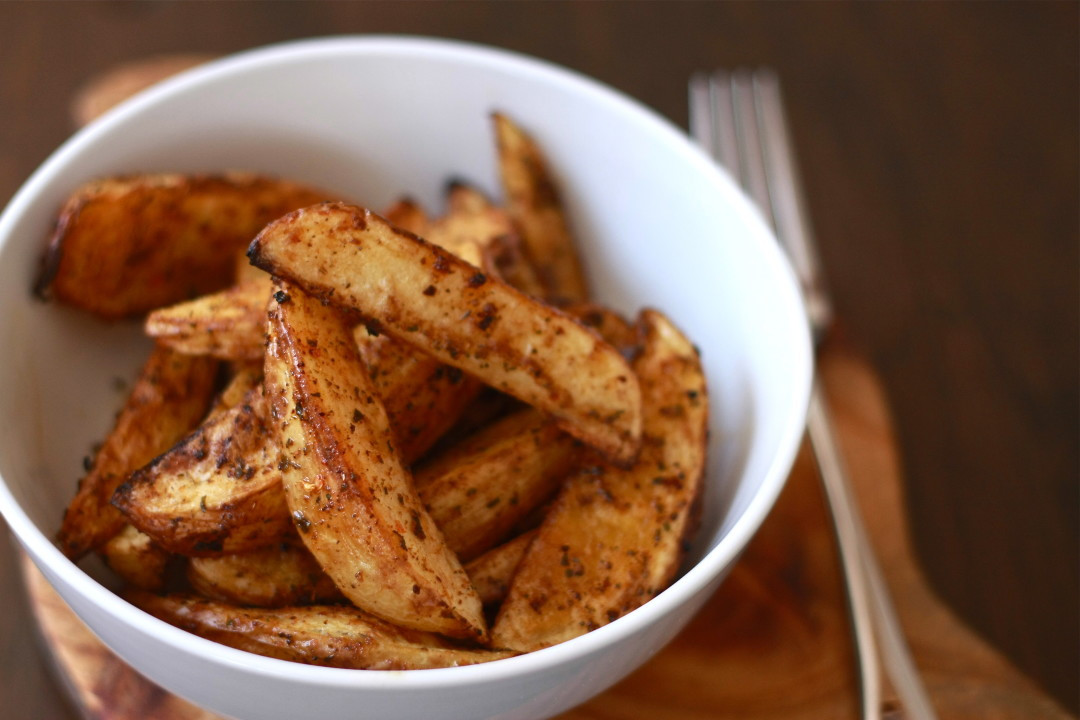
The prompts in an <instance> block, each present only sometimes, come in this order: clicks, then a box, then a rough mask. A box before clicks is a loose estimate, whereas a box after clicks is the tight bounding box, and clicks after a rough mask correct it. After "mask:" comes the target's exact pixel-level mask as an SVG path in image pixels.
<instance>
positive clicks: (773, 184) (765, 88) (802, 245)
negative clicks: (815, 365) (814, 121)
mask: <svg viewBox="0 0 1080 720" xmlns="http://www.w3.org/2000/svg"><path fill="white" fill-rule="evenodd" d="M753 95H754V102H755V110H756V113H755V114H756V119H757V124H758V126H759V127H760V129H761V132H760V137H761V148H762V161H763V167H764V168H765V175H766V178H767V180H768V190H769V193H768V195H769V202H770V205H771V207H770V208H769V209H770V211H771V215H772V216H773V222H774V227H775V229H776V234H777V237H778V238H779V239H780V242H781V243H782V244H783V245H784V248H785V250H787V253H788V257H790V258H791V264H792V266H794V268H795V273H796V275H798V276H799V283H800V284H801V285H802V289H803V296H804V298H805V300H806V311H807V314H808V315H809V316H810V323H811V325H812V326H813V328H814V332H815V334H817V335H820V334H821V333H822V331H823V330H824V329H825V328H827V327H828V325H829V323H830V322H831V320H832V303H831V302H830V301H829V296H828V292H827V290H826V287H825V282H824V279H823V277H822V273H821V260H820V258H819V257H818V252H817V243H816V242H815V241H814V237H813V233H812V228H811V226H810V219H809V214H808V213H807V212H806V202H805V200H804V198H803V193H802V185H801V184H800V183H799V174H798V171H797V170H798V169H797V168H796V166H795V154H794V153H793V152H792V149H791V148H792V145H791V138H790V135H789V132H788V128H787V125H786V123H785V122H784V118H785V117H786V115H785V113H784V103H783V99H782V97H781V93H780V80H779V78H778V77H777V76H776V73H774V72H772V71H769V70H758V71H757V72H755V73H754V77H753ZM818 339H820V337H819V338H818Z"/></svg>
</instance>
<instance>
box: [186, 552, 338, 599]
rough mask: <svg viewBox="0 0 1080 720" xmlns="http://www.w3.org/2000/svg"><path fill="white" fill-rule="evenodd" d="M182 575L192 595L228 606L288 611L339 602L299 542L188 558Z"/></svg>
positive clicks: (331, 583)
mask: <svg viewBox="0 0 1080 720" xmlns="http://www.w3.org/2000/svg"><path fill="white" fill-rule="evenodd" d="M297 542H298V541H297ZM187 577H188V580H189V581H190V582H191V586H192V588H194V589H195V591H196V592H197V593H199V594H201V595H204V596H206V597H208V598H210V599H212V600H220V601H221V602H227V603H232V604H234V605H247V606H251V607H288V606H289V605H315V604H318V603H337V602H343V601H344V600H345V596H344V595H342V594H341V591H340V590H338V588H337V585H335V584H334V581H333V580H331V579H330V576H329V575H327V574H326V573H324V572H323V569H322V567H320V566H319V563H318V561H317V560H315V558H314V557H313V556H312V555H311V553H310V552H308V550H307V548H305V547H304V546H303V545H299V544H292V543H281V544H279V545H274V546H272V547H268V548H263V549H262V550H256V551H254V552H248V553H238V554H234V555H221V556H219V557H193V558H191V559H190V560H189V561H188V568H187Z"/></svg>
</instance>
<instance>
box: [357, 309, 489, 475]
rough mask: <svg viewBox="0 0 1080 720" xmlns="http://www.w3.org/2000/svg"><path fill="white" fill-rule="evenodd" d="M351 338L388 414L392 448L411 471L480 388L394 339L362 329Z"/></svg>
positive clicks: (453, 370)
mask: <svg viewBox="0 0 1080 720" xmlns="http://www.w3.org/2000/svg"><path fill="white" fill-rule="evenodd" d="M353 335H354V338H355V340H356V345H357V348H358V349H359V351H360V356H361V357H362V358H363V360H364V362H365V363H366V364H367V368H368V375H369V377H370V378H371V382H372V383H373V384H374V386H375V392H376V393H377V394H378V396H379V398H380V399H381V400H382V402H383V407H385V408H386V414H387V416H388V417H389V419H390V427H391V428H393V430H394V437H395V438H396V442H395V447H396V448H397V450H398V453H399V455H400V456H401V459H402V462H404V463H405V464H406V465H411V464H412V463H413V462H415V461H416V460H418V459H419V458H421V457H423V455H424V454H425V453H426V452H427V451H428V450H429V449H430V448H431V447H432V446H433V445H434V444H435V443H436V442H437V441H438V440H439V438H441V437H442V436H443V435H445V434H446V432H447V431H448V430H449V429H450V428H451V427H453V426H454V424H455V423H456V422H457V421H458V419H459V418H460V417H461V415H462V413H464V412H465V408H467V407H468V406H469V404H470V403H471V402H472V401H473V399H474V398H476V396H477V395H478V394H479V393H480V390H481V389H482V388H483V383H481V382H480V381H479V380H477V379H476V378H473V377H470V376H469V375H466V374H465V373H463V372H461V370H458V369H457V368H456V367H452V366H450V365H446V364H444V363H442V362H441V361H439V360H437V359H436V358H433V357H431V356H430V355H426V354H424V353H422V352H420V351H419V350H417V349H416V348H414V347H413V346H412V345H409V344H408V343H405V342H402V341H400V340H398V339H397V338H394V337H391V336H389V335H378V336H373V335H371V333H370V332H369V331H368V330H367V328H365V327H364V326H363V325H361V326H358V327H357V328H356V329H355V330H354V331H353Z"/></svg>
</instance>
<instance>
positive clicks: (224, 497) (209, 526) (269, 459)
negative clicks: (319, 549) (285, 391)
mask: <svg viewBox="0 0 1080 720" xmlns="http://www.w3.org/2000/svg"><path fill="white" fill-rule="evenodd" d="M267 417H268V410H267V407H266V399H265V397H264V395H263V389H262V387H260V386H256V387H255V388H253V389H252V390H250V391H248V393H247V394H246V395H245V396H244V399H243V401H241V402H240V403H239V404H237V405H236V406H234V407H232V408H231V409H229V410H227V411H225V412H222V413H219V414H217V415H214V416H212V417H210V418H209V419H207V421H206V422H204V423H203V424H202V425H200V426H199V427H198V428H197V429H196V430H195V431H194V432H192V433H191V434H189V435H188V436H187V437H185V438H184V439H183V440H181V441H180V442H179V443H177V444H176V446H175V447H173V448H172V449H170V450H169V451H168V452H166V453H164V454H162V455H160V456H159V457H157V458H156V459H155V460H154V461H153V462H151V463H149V464H148V465H146V466H145V467H142V468H140V469H139V470H137V471H136V472H134V473H132V474H131V477H130V478H128V480H127V481H126V482H125V483H123V484H122V485H120V487H118V488H117V490H116V493H115V494H114V495H113V498H112V503H113V505H114V506H115V507H117V508H118V509H120V510H121V511H122V512H123V513H124V515H125V516H126V517H127V519H128V521H129V522H130V523H131V524H132V525H134V526H135V527H137V528H139V530H141V531H143V532H144V533H146V534H147V535H149V536H150V537H152V538H153V539H154V541H155V542H156V543H158V544H159V545H161V546H162V547H163V548H165V549H166V550H169V551H170V552H174V553H177V554H180V555H196V556H197V555H221V554H226V553H236V552H245V551H249V550H257V549H259V548H262V547H266V546H267V545H271V544H273V543H277V542H280V541H281V540H282V539H285V538H287V537H290V536H291V535H292V534H293V529H292V523H291V522H290V520H289V511H288V506H287V504H286V503H285V497H284V495H283V493H282V492H281V477H282V473H281V469H280V468H279V467H278V464H279V460H278V451H277V445H276V438H275V436H274V435H273V434H272V433H271V432H270V431H269V428H268V426H267V421H266V420H267Z"/></svg>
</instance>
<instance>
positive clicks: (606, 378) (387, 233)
mask: <svg viewBox="0 0 1080 720" xmlns="http://www.w3.org/2000/svg"><path fill="white" fill-rule="evenodd" d="M248 255H249V257H250V258H251V260H252V262H253V263H254V264H255V265H258V266H259V267H261V268H263V269H264V270H266V271H267V272H271V273H272V274H275V275H278V276H280V277H284V278H288V279H289V280H290V281H291V282H295V283H296V284H298V285H300V286H302V287H303V288H304V289H305V291H306V292H308V293H310V294H312V295H314V296H316V297H318V298H319V299H320V300H323V301H325V302H330V303H334V304H335V305H338V306H339V307H343V308H347V309H350V310H352V311H354V312H357V313H359V314H360V315H361V316H363V317H365V318H366V319H368V320H369V321H372V322H374V323H376V324H377V325H378V327H379V329H380V330H385V331H386V332H388V333H390V334H393V335H394V336H395V337H397V338H399V339H401V340H404V341H405V342H408V343H409V344H411V345H414V346H416V347H417V348H418V349H420V350H421V351H423V352H426V353H428V354H430V355H432V356H434V357H436V358H438V359H439V360H441V361H442V362H444V363H446V364H448V365H453V366H454V367H457V368H459V369H461V370H463V371H464V372H467V373H469V374H471V375H474V376H476V377H478V378H480V379H481V380H483V381H484V382H485V383H487V384H488V385H491V386H493V387H495V388H497V389H499V390H502V391H504V392H507V393H509V394H511V395H514V396H515V397H517V398H518V399H520V400H522V401H524V402H526V403H529V404H530V405H533V406H534V407H536V408H538V409H540V410H542V411H544V412H547V413H549V414H551V415H553V416H555V418H557V420H558V421H559V424H560V426H561V427H562V428H563V429H564V430H566V432H568V433H570V434H571V435H574V436H575V437H577V438H578V439H580V440H582V441H583V442H585V443H588V444H590V445H592V446H594V447H596V448H598V449H599V450H600V451H601V452H604V453H605V454H607V455H608V456H610V457H612V458H613V459H615V460H616V461H617V462H621V463H628V462H631V461H632V460H633V458H634V457H635V456H636V454H637V451H638V449H639V448H640V440H641V393H640V389H639V387H638V383H637V378H636V377H635V376H634V373H633V372H632V371H631V369H630V367H629V365H628V363H627V362H626V360H625V359H624V358H623V357H622V356H621V355H620V354H619V352H618V351H617V350H616V349H615V348H613V347H612V346H611V345H610V344H608V343H606V342H605V341H604V340H603V339H602V338H600V337H599V336H598V335H596V334H595V333H593V332H592V331H590V330H588V329H586V328H585V327H584V326H582V325H581V324H580V323H578V322H577V321H576V320H574V319H572V318H571V317H570V316H568V315H566V314H564V313H561V312H559V311H558V310H555V309H554V308H551V307H548V306H545V305H543V304H541V303H539V302H537V301H535V300H533V299H531V298H529V297H527V296H526V295H524V294H523V293H521V292H520V291H518V290H515V289H514V288H511V287H510V286H508V285H506V284H505V283H503V282H501V281H499V280H497V279H494V278H489V277H488V276H487V275H486V274H484V273H483V272H478V271H477V269H476V268H475V267H474V266H472V265H470V264H468V263H466V262H464V261H462V260H461V259H460V258H457V257H455V256H453V255H452V254H451V253H448V252H447V251H445V250H443V249H441V248H439V247H437V246H435V245H432V244H430V243H427V242H424V241H423V240H421V239H419V238H417V237H415V236H413V235H410V234H408V233H406V232H404V231H402V230H400V229H398V228H396V227H395V226H393V225H391V224H390V223H388V222H386V221H385V220H383V219H382V218H380V217H379V216H377V215H375V214H374V213H372V212H370V211H367V210H364V209H361V208H357V207H352V206H348V205H342V204H340V203H326V204H323V205H318V206H315V207H311V208H304V209H302V210H299V211H297V212H294V213H290V214H289V215H286V216H284V217H282V218H279V219H278V220H276V221H274V222H273V223H271V224H270V225H268V226H267V227H266V228H265V229H264V230H263V231H262V232H261V233H259V236H258V237H257V238H256V239H255V240H254V241H253V242H252V244H251V247H250V249H249V251H248Z"/></svg>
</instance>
